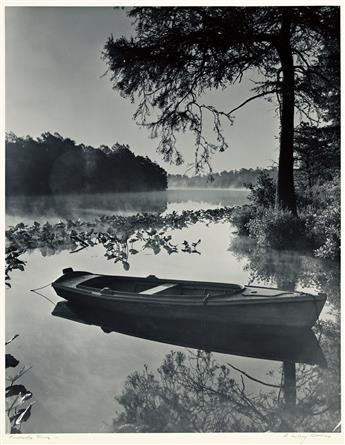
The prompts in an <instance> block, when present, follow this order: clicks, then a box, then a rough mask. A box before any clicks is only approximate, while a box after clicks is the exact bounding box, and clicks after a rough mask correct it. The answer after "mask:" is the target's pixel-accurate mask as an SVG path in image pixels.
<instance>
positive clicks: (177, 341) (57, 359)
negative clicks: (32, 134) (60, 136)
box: [6, 190, 340, 433]
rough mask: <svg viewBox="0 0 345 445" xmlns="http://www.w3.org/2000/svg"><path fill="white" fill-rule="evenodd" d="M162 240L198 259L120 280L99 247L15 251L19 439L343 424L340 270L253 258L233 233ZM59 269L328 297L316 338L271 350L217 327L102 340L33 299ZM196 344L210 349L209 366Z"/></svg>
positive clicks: (16, 214)
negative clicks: (189, 245) (21, 265)
mask: <svg viewBox="0 0 345 445" xmlns="http://www.w3.org/2000/svg"><path fill="white" fill-rule="evenodd" d="M245 199H246V192H245V191H233V190H232V191H231V190H230V191H225V190H218V191H214V190H213V191H212V190H192V191H180V190H171V191H168V192H162V193H158V194H157V193H156V194H154V193H146V194H145V193H142V194H132V195H129V194H126V195H106V196H99V195H98V196H82V197H77V196H72V197H62V196H60V197H54V198H53V197H49V198H44V197H40V198H35V199H33V198H24V197H22V198H18V199H9V200H7V217H6V224H7V225H11V224H16V223H17V222H20V221H24V222H25V223H32V222H33V221H34V220H36V221H41V222H42V221H46V220H49V221H51V222H55V221H58V220H59V219H64V218H78V217H79V218H81V219H93V218H94V217H95V216H97V215H101V214H113V213H121V214H132V213H137V212H150V211H153V212H160V213H162V212H168V213H169V212H172V211H174V210H176V211H180V210H183V209H200V208H216V207H219V206H224V205H239V204H242V203H243V202H245ZM170 234H171V236H172V240H173V242H174V244H178V243H179V244H181V243H182V242H183V241H184V240H188V241H189V242H196V241H197V240H198V239H201V240H202V241H201V243H200V245H199V246H198V250H199V251H200V254H188V253H179V254H172V255H170V256H169V255H168V254H167V253H166V252H161V253H159V254H158V255H154V254H153V252H152V251H150V250H144V251H142V252H140V253H138V254H137V255H132V256H131V257H130V261H129V262H130V270H128V271H124V270H123V268H122V266H121V265H120V263H117V264H114V263H113V262H112V261H107V260H106V258H105V256H104V252H105V250H104V247H103V246H102V245H97V246H95V247H92V248H87V249H84V250H82V251H80V252H78V253H74V254H71V253H70V252H69V251H62V252H59V253H56V254H51V252H46V251H38V250H35V251H33V252H31V253H27V254H25V255H23V259H25V260H26V261H27V265H26V267H25V270H24V271H19V270H17V271H14V272H13V273H12V274H11V283H12V288H11V289H9V290H8V291H7V295H6V335H7V337H12V335H14V334H19V338H17V339H16V340H15V341H14V342H13V343H11V345H9V346H8V352H10V353H11V354H13V355H14V356H15V357H16V358H17V359H19V360H20V362H21V364H22V365H24V364H26V365H31V366H32V369H31V370H30V371H29V372H28V373H26V374H25V376H23V377H22V379H21V383H23V384H24V385H25V386H26V388H28V389H30V390H31V391H32V392H33V398H34V400H35V401H36V404H35V405H34V407H33V409H32V415H31V418H30V419H29V421H28V422H27V423H26V424H25V427H24V428H23V431H24V432H27V433H29V432H30V433H43V432H44V433H68V432H75V433H87V432H89V433H96V432H114V431H152V430H156V431H177V432H178V431H220V430H225V431H268V430H270V431H277V430H283V431H287V430H289V431H291V430H295V431H332V429H333V428H334V427H336V425H337V424H338V422H339V420H340V411H339V404H340V399H339V397H340V396H339V392H340V383H339V381H340V373H339V306H340V295H339V294H340V291H339V270H338V268H337V267H336V266H335V265H334V264H328V265H327V264H324V263H323V262H321V261H318V260H316V259H314V258H312V257H310V256H309V255H306V254H303V253H295V252H276V251H269V252H267V251H266V252H263V251H259V250H258V249H256V248H255V246H253V244H252V243H250V242H249V241H248V240H246V239H241V238H238V237H237V236H236V235H235V234H234V233H233V228H232V227H231V226H230V224H229V223H217V224H215V223H211V224H208V225H206V224H204V223H201V222H198V223H196V224H194V225H192V226H190V227H188V228H186V229H183V230H171V231H170ZM67 266H71V267H73V268H74V269H75V270H78V269H81V270H90V271H93V272H96V273H97V272H99V273H105V274H124V275H126V274H128V275H137V276H146V275H149V274H154V275H156V276H158V277H165V278H181V279H187V280H208V281H224V282H234V283H242V284H247V283H254V284H259V285H271V286H278V287H285V288H288V289H291V288H292V287H294V288H296V289H298V290H306V291H314V292H318V291H323V292H326V293H327V294H328V301H327V303H326V306H325V308H324V310H323V312H322V314H321V321H320V322H319V323H318V324H317V325H316V326H315V327H314V329H313V333H312V332H309V333H308V334H306V335H305V336H303V338H301V337H298V338H297V339H296V336H295V337H293V335H292V337H286V338H287V339H288V340H286V338H285V337H284V336H282V337H279V336H278V337H276V338H275V339H274V341H273V340H272V341H270V337H269V336H268V337H267V336H266V337H265V336H263V334H262V335H261V334H260V335H261V336H260V335H259V336H257V335H255V333H253V335H252V336H251V333H250V332H249V333H245V334H244V333H243V332H242V333H238V332H237V333H236V332H228V331H227V330H225V331H220V332H219V339H220V340H219V342H218V341H217V335H218V331H217V328H216V327H215V328H214V329H215V331H214V332H213V331H212V332H211V331H208V330H207V329H200V331H199V330H198V329H199V328H198V327H193V326H191V325H190V326H183V325H179V326H176V328H175V327H174V325H173V324H172V323H169V324H167V325H166V326H159V325H154V326H153V325H149V324H148V325H146V326H145V324H143V325H139V326H138V325H136V326H132V327H131V329H130V330H129V329H127V328H128V325H127V324H126V323H124V322H123V320H122V321H121V320H118V321H117V322H116V323H115V320H114V323H115V325H114V331H116V330H117V332H111V333H105V332H104V331H103V330H102V329H101V327H100V325H101V324H102V323H98V325H97V322H96V321H95V320H94V321H93V324H92V325H88V324H85V323H82V322H76V321H73V320H71V319H68V317H67V318H66V316H67V315H68V314H67V313H65V314H63V313H62V314H61V311H60V316H52V315H51V312H52V311H53V309H54V305H53V304H51V303H50V302H49V301H47V300H46V299H44V298H42V297H40V296H39V295H36V294H34V293H31V292H30V289H32V288H37V287H40V286H43V285H45V284H47V283H50V282H52V281H53V280H55V279H56V278H57V277H58V276H59V275H60V274H61V270H62V268H64V267H67ZM42 292H43V293H44V295H45V296H47V297H48V298H50V299H51V300H52V301H53V302H54V303H58V302H59V301H60V299H59V298H58V297H57V296H56V295H55V294H54V291H53V290H52V289H51V288H49V287H48V288H46V289H43V290H42ZM62 312H63V311H62ZM63 315H65V318H63ZM126 329H127V331H126ZM129 331H130V332H129ZM129 334H134V335H129ZM216 334H217V335H216ZM135 335H137V336H135ZM220 336H221V337H220ZM248 336H249V337H248ZM143 337H144V338H143ZM145 337H146V338H145ZM148 338H149V339H148ZM204 345H205V346H204ZM186 346H188V347H186ZM198 348H200V349H202V348H204V349H207V350H208V351H218V352H212V354H211V359H210V357H209V356H208V355H207V354H206V353H204V352H199V353H198V352H197V351H198ZM172 351H173V352H172ZM178 353H183V354H184V355H183V356H182V355H181V354H178ZM169 354H170V355H169ZM176 354H177V355H176ZM326 364H327V365H326ZM158 369H159V372H158V371H157V370H158ZM12 372H13V371H12ZM133 373H134V374H133ZM129 376H130V377H129ZM294 376H295V377H294ZM128 377H129V378H128Z"/></svg>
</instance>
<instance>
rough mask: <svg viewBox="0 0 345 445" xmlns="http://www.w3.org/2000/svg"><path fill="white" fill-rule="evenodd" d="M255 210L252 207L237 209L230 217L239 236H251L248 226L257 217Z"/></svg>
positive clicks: (246, 206) (245, 206)
mask: <svg viewBox="0 0 345 445" xmlns="http://www.w3.org/2000/svg"><path fill="white" fill-rule="evenodd" d="M255 214H256V211H255V208H254V207H253V206H251V205H244V206H241V207H236V208H235V209H234V210H233V212H232V215H231V217H230V221H231V223H232V224H233V225H234V226H235V227H236V229H237V233H238V234H239V235H249V229H248V224H249V222H250V221H251V220H252V219H253V218H254V217H255Z"/></svg>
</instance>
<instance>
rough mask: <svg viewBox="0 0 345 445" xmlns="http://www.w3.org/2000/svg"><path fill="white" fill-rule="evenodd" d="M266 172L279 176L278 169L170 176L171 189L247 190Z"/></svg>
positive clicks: (244, 169) (251, 169)
mask: <svg viewBox="0 0 345 445" xmlns="http://www.w3.org/2000/svg"><path fill="white" fill-rule="evenodd" d="M262 171H266V172H267V173H268V174H269V175H270V176H272V177H273V178H275V177H276V175H277V170H276V168H270V169H260V168H255V169H253V168H249V169H247V168H241V169H240V170H231V171H223V172H220V173H212V175H203V176H192V177H188V176H185V175H169V176H168V184H169V187H170V188H186V187H190V188H243V187H245V188H247V187H248V186H249V185H251V184H255V183H256V180H257V178H258V176H259V174H260V172H262Z"/></svg>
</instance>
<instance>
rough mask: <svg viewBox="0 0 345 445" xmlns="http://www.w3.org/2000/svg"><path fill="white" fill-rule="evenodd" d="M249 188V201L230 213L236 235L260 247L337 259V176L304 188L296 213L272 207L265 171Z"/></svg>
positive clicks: (269, 180) (338, 241) (272, 187)
mask: <svg viewBox="0 0 345 445" xmlns="http://www.w3.org/2000/svg"><path fill="white" fill-rule="evenodd" d="M250 190H251V191H250V193H249V196H248V200H249V201H250V205H245V206H242V207H237V208H235V209H234V211H233V213H232V215H231V216H230V220H231V222H232V224H233V225H234V226H235V227H236V229H237V232H238V234H239V235H249V236H250V237H251V238H253V239H255V240H256V242H257V243H258V245H259V246H261V247H272V248H276V249H299V250H301V249H302V250H303V249H312V250H314V253H315V255H316V256H317V257H320V258H324V259H330V260H337V259H339V256H340V178H339V177H337V176H335V177H333V179H332V180H331V181H324V182H323V184H321V185H320V184H315V185H313V186H312V187H310V188H304V190H303V194H302V195H301V196H299V208H300V211H299V216H298V217H297V216H295V215H293V214H292V213H291V212H289V211H287V210H282V209H280V210H277V209H275V208H274V184H273V180H272V178H270V177H269V176H268V175H267V174H266V173H262V174H261V175H260V176H259V178H258V181H257V183H256V184H255V185H254V186H251V187H250Z"/></svg>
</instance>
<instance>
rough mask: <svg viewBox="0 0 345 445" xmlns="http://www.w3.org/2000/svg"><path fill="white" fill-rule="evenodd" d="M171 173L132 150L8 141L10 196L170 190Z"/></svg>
mask: <svg viewBox="0 0 345 445" xmlns="http://www.w3.org/2000/svg"><path fill="white" fill-rule="evenodd" d="M166 188H167V173H166V171H165V170H164V169H162V168H161V167H160V166H159V165H157V164H155V163H154V162H152V161H151V160H150V159H149V158H147V157H146V158H143V157H141V156H135V155H134V154H133V153H132V152H131V150H130V149H129V147H128V146H125V145H121V144H114V145H113V146H112V147H111V148H109V147H107V146H101V147H100V148H99V149H95V148H93V147H90V146H85V145H83V144H80V145H77V144H76V143H75V141H73V140H71V139H69V138H63V137H62V136H61V135H59V134H58V133H54V134H51V133H49V132H47V133H43V134H42V135H41V137H39V138H37V139H36V140H35V139H33V138H31V137H30V136H27V137H26V138H18V137H17V136H16V135H15V134H14V133H9V134H8V135H7V137H6V194H7V195H18V194H22V195H25V194H26V195H28V194H29V195H30V194H31V195H40V194H51V193H55V194H57V193H73V192H74V193H83V192H127V191H138V190H165V189H166Z"/></svg>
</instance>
